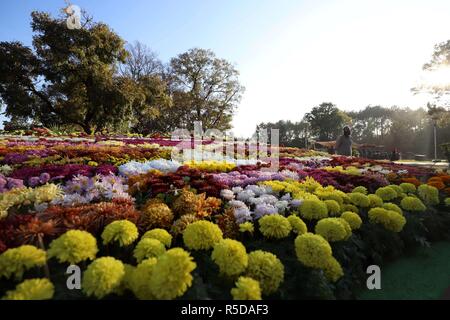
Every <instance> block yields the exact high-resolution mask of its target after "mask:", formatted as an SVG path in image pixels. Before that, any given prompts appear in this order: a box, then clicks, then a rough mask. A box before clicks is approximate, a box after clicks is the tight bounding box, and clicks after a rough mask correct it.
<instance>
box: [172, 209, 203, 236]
mask: <svg viewBox="0 0 450 320" xmlns="http://www.w3.org/2000/svg"><path fill="white" fill-rule="evenodd" d="M198 220H199V218H198V217H197V216H196V215H195V214H185V215H182V216H181V217H180V218H179V219H177V220H175V222H174V223H173V225H172V227H171V228H170V232H171V233H172V234H173V235H175V236H176V235H179V234H182V233H183V232H184V230H185V229H186V227H187V226H188V225H189V224H191V223H194V222H195V221H198Z"/></svg>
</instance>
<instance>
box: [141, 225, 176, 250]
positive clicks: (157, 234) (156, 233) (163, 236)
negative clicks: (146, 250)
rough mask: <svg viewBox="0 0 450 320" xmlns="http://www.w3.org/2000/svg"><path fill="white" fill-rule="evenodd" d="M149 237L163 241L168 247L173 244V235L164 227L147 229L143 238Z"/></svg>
mask: <svg viewBox="0 0 450 320" xmlns="http://www.w3.org/2000/svg"><path fill="white" fill-rule="evenodd" d="M147 238H151V239H156V240H159V241H161V243H163V244H164V245H165V246H166V248H170V246H171V245H172V235H171V234H170V233H169V232H167V231H166V230H164V229H158V228H157V229H152V230H150V231H147V232H146V233H144V235H143V236H142V238H141V239H147Z"/></svg>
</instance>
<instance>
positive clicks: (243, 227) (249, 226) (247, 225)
mask: <svg viewBox="0 0 450 320" xmlns="http://www.w3.org/2000/svg"><path fill="white" fill-rule="evenodd" d="M253 231H255V227H254V225H253V223H251V222H249V221H247V222H244V223H240V224H239V232H250V233H253Z"/></svg>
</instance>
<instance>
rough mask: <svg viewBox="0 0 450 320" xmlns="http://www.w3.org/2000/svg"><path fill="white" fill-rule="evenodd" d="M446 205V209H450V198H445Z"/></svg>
mask: <svg viewBox="0 0 450 320" xmlns="http://www.w3.org/2000/svg"><path fill="white" fill-rule="evenodd" d="M444 204H445V206H446V207H450V198H445V200H444Z"/></svg>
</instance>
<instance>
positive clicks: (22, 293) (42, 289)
mask: <svg viewBox="0 0 450 320" xmlns="http://www.w3.org/2000/svg"><path fill="white" fill-rule="evenodd" d="M54 292H55V288H54V286H53V284H52V283H51V282H50V280H48V279H47V278H43V279H28V280H25V281H24V282H22V283H20V284H18V285H17V286H16V288H15V289H14V290H10V291H7V292H6V294H5V296H4V297H3V298H2V299H3V300H49V299H51V298H53V294H54Z"/></svg>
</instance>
